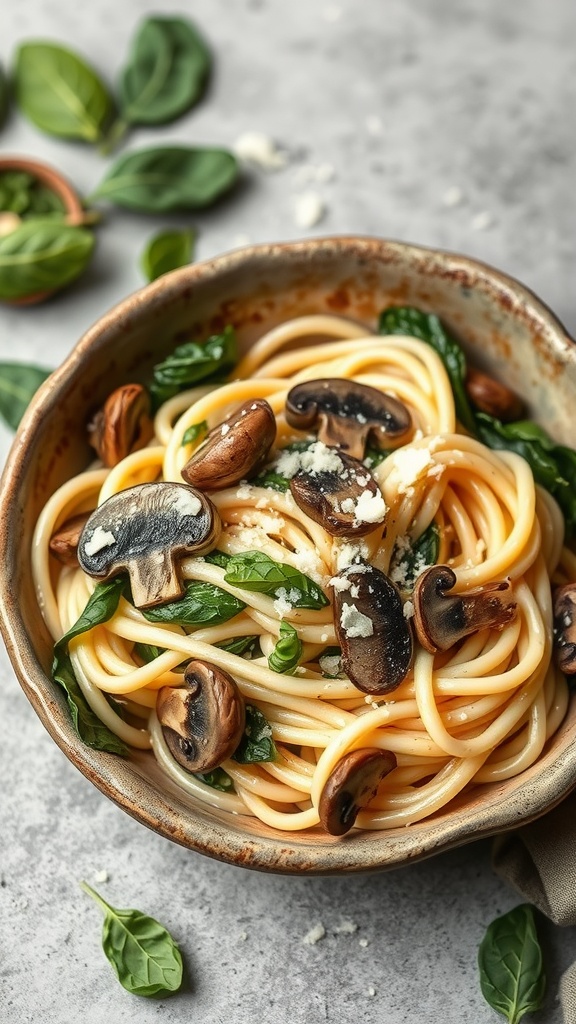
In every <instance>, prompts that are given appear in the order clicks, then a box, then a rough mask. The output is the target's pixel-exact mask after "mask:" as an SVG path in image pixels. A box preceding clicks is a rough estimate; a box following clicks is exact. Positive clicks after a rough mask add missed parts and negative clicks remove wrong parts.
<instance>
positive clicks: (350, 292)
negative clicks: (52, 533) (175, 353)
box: [0, 237, 576, 874]
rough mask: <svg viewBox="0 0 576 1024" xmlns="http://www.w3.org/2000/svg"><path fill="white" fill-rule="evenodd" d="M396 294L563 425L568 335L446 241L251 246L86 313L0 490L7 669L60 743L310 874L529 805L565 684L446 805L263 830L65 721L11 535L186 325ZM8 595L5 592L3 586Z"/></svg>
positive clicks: (218, 832) (205, 849) (551, 758)
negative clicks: (435, 318)
mask: <svg viewBox="0 0 576 1024" xmlns="http://www.w3.org/2000/svg"><path fill="white" fill-rule="evenodd" d="M390 303H396V304H398V303H404V304H412V305H415V306H418V307H420V308H422V309H424V310H429V311H434V312H436V313H438V314H439V315H440V317H441V318H442V319H443V320H444V321H445V322H446V324H447V325H448V327H449V328H451V329H452V330H453V331H454V332H455V333H456V334H457V335H459V336H460V338H462V339H463V340H465V345H466V348H467V350H468V351H469V353H470V355H471V356H472V358H473V361H474V363H475V364H476V365H477V366H479V367H481V368H485V369H488V370H489V371H491V372H492V373H493V374H494V375H495V376H497V377H499V378H501V379H502V380H505V381H506V382H507V383H508V384H509V385H510V386H511V387H513V388H514V389H515V390H516V391H518V392H520V393H521V394H522V395H524V397H525V398H526V400H527V403H528V406H529V410H530V415H531V416H533V418H535V419H536V420H537V421H538V422H540V423H541V424H542V425H544V426H545V427H546V428H547V429H548V430H549V431H550V432H551V433H552V435H553V436H554V437H555V438H557V440H559V441H562V442H564V443H570V441H572V442H573V441H574V438H573V428H572V424H573V422H574V405H575V404H576V346H575V345H574V343H573V342H572V340H571V339H570V338H569V337H568V336H567V335H566V332H565V331H564V329H563V328H562V326H561V324H560V323H559V322H558V321H557V320H556V319H555V318H554V316H553V315H552V314H551V313H550V312H549V310H548V309H547V308H546V307H545V306H544V305H543V304H542V303H541V302H540V301H539V300H538V299H537V298H536V297H535V296H534V295H533V294H532V293H531V292H529V291H528V290H527V289H526V288H524V287H522V285H520V284H519V283H518V282H516V281H514V280H512V279H511V278H509V277H506V276H505V275H504V274H501V273H499V272H497V271H496V270H493V269H491V268H490V267H488V266H485V265H483V264H481V263H478V262H476V261H474V260H471V259H466V258H465V257H462V256H457V255H453V254H450V253H444V252H438V251H431V250H428V249H422V248H417V247H415V246H411V245H403V244H399V243H396V242H387V241H381V240H377V239H369V238H350V237H343V238H328V239H314V240H310V241H305V242H297V243H289V244H280V245H260V246H255V247H253V248H249V249H244V250H239V251H236V252H232V253H230V254H227V255H224V256H221V257H219V258H216V259H213V260H209V261H208V262H206V263H201V264H197V265H193V266H189V267H186V268H184V269H182V270H178V271H175V272H174V273H172V274H168V275H167V276H165V277H162V278H160V279H159V280H158V281H156V282H155V283H154V284H152V285H149V286H148V287H147V288H144V289H142V290H141V291H139V292H137V293H136V294H135V295H132V296H131V297H129V298H128V299H126V300H125V301H124V302H122V303H120V305H119V306H117V307H116V308H115V309H113V310H112V311H111V312H110V313H107V314H106V315H105V316H103V317H102V319H101V320H99V321H98V323H96V324H95V326H94V327H92V328H91V329H90V330H89V331H88V332H87V334H85V335H84V337H83V338H81V340H80V341H79V342H78V345H77V346H76V348H75V349H74V351H73V352H72V354H71V355H70V356H69V358H68V359H67V360H66V362H65V363H64V364H63V365H62V366H61V367H60V369H59V370H57V371H56V372H55V373H54V374H53V375H52V376H51V377H50V378H49V380H48V381H47V382H46V383H45V384H44V385H43V386H42V388H41V389H40V391H39V392H38V394H37V396H36V397H35V399H34V401H33V402H32V404H31V406H30V409H29V410H28V412H27V414H26V416H25V418H24V421H23V423H22V425H21V427H20V430H19V433H18V436H17V439H16V441H15V444H14V447H13V449H12V452H11V455H10V457H9V460H8V463H7V466H6V470H5V473H4V478H3V482H2V488H1V508H0V564H1V565H2V566H3V573H2V576H1V579H0V610H1V616H2V629H3V633H4V637H5V641H6V645H7V648H8V652H9V654H10V657H11V659H12V662H13V665H14V668H15V670H16V673H17V675H18V677H19V679H20V682H21V684H22V687H23V688H24V691H25V693H26V694H27V696H28V698H29V700H30V702H31V704H32V706H33V707H34V709H35V710H36V712H37V714H38V715H39V716H40V718H41V720H42V722H43V723H44V725H45V726H46V729H47V730H48V732H49V733H50V735H51V736H52V738H53V739H54V740H55V741H56V743H58V745H59V746H60V747H61V748H62V750H63V751H64V752H65V754H66V755H67V757H68V758H69V759H70V760H71V761H72V762H73V763H74V764H75V765H76V766H77V767H78V768H79V769H80V770H81V771H82V772H83V773H84V774H85V775H86V777H87V778H89V779H90V780H91V781H92V782H93V783H94V784H95V785H96V786H97V787H98V788H99V789H100V790H102V792H103V793H105V794H106V795H107V796H108V797H110V798H111V799H112V800H114V801H116V803H117V804H119V805H120V806H121V807H123V808H124V809H125V810H126V811H127V812H128V813H129V814H131V815H133V816H134V817H135V818H137V819H138V820H139V821H141V822H143V823H144V824H145V825H148V826H149V827H150V828H152V829H154V830H155V831H156V832H159V833H160V834H162V835H164V836H166V837H167V838H169V839H172V840H174V841H175V842H177V843H181V844H182V845H183V846H186V847H189V848H190V849H194V850H197V851H200V852H202V853H205V854H208V855H210V856H212V857H216V858H219V859H221V860H225V861H229V862H231V863H234V864H241V865H244V866H246V867H252V868H260V869H263V870H268V871H277V872H287V873H290V872H294V873H302V872H306V873H310V874H314V873H318V874H328V873H335V872H351V871H365V870H377V869H385V868H391V867H394V866H398V865H401V864H406V863H407V862H409V861H412V860H417V859H420V858H423V857H426V856H430V855H431V854H432V853H435V852H436V851H439V850H445V849H448V848H450V847H454V846H457V845H459V844H463V843H467V842H469V841H471V840H473V839H477V838H479V837H482V836H489V835H492V834H494V833H497V832H500V831H503V830H505V829H508V828H510V827H511V826H518V825H519V824H522V823H526V822H528V821H531V820H533V819H534V818H536V817H538V816H539V815H541V814H543V813H544V812H545V811H546V810H548V809H549V808H551V807H553V806H554V805H555V804H557V803H558V802H559V801H560V800H562V798H563V797H564V796H565V795H566V794H567V793H568V792H569V791H570V790H571V789H572V788H573V787H574V785H575V784H576V700H574V699H573V700H572V702H571V704H570V708H569V711H568V714H567V717H566V719H565V721H564V723H563V724H562V726H561V728H560V729H559V731H558V732H557V733H556V734H555V736H554V737H553V738H552V740H551V741H550V742H549V744H548V745H547V747H546V748H545V750H544V752H543V754H542V756H541V757H540V759H539V760H538V762H537V763H536V764H535V765H533V766H532V767H531V768H529V769H528V770H527V771H525V772H524V773H523V774H522V775H521V776H519V777H518V778H514V779H510V780H509V781H506V782H502V783H500V784H493V785H490V786H486V787H483V788H482V789H478V790H475V791H472V792H471V793H469V794H467V795H465V796H463V797H462V798H461V799H460V800H459V801H458V802H457V803H455V804H452V805H451V806H450V807H449V808H448V809H447V810H443V811H442V812H441V813H439V814H436V815H435V816H434V817H432V818H428V819H426V820H425V821H421V822H419V823H417V824H414V825H411V826H409V827H403V828H399V829H396V830H393V831H387V832H372V833H370V832H368V833H366V832H360V831H357V830H353V831H352V832H351V833H349V834H348V835H347V836H346V837H344V838H343V839H335V838H332V837H330V836H327V835H325V834H323V833H321V832H320V831H319V830H318V831H311V832H306V833H302V834H300V833H280V832H277V831H275V830H273V829H271V828H268V827H266V826H265V825H263V824H261V823H260V822H258V821H257V820H255V819H253V818H250V817H243V816H230V815H226V814H224V813H219V812H218V811H216V810H211V809H209V808H207V807H205V806H203V805H199V804H197V803H195V802H194V800H193V799H192V798H191V797H188V796H187V795H186V794H185V793H183V792H181V791H180V790H179V789H178V788H177V787H176V786H175V785H174V784H172V783H171V781H170V780H168V779H167V778H166V777H165V776H164V775H163V774H162V773H161V771H160V769H159V768H158V766H157V764H156V762H155V760H154V758H153V756H152V755H151V754H147V753H136V752H135V753H134V754H133V756H132V757H131V759H130V760H128V761H124V760H122V759H121V758H118V757H115V756H113V755H110V754H106V753H100V752H98V751H94V750H91V749H90V748H89V747H86V746H84V744H83V743H82V742H81V741H79V740H78V738H77V737H76V735H75V733H74V731H73V729H72V727H71V724H70V720H69V717H68V714H67V712H66V708H65V706H64V701H63V698H62V696H61V693H60V691H59V689H58V688H57V687H56V686H55V684H54V683H53V682H52V681H51V679H50V661H51V649H52V645H51V640H50V637H49V635H48V632H47V630H46V628H45V627H44V625H43V622H42V618H41V616H40V613H39V610H38V606H37V604H36V599H35V595H34V589H33V585H32V582H31V574H30V565H29V557H28V551H29V549H30V541H31V537H32V531H33V528H34V524H35V522H36V519H37V516H38V514H39V512H40V510H41V508H42V506H43V505H44V503H45V501H46V500H47V498H48V497H49V496H50V495H51V494H52V493H53V491H54V490H55V489H56V488H57V487H58V486H59V485H60V484H62V483H63V482H64V481H65V480H66V479H68V478H69V477H70V476H72V475H73V474H75V473H77V472H79V471H80V470H82V469H83V468H84V467H85V466H86V465H87V463H88V461H89V459H90V453H89V449H88V447H87V444H86V441H85V430H84V425H85V422H86V415H87V410H92V409H94V408H95V407H97V406H98V405H99V404H101V403H102V402H103V400H104V399H105V398H106V396H107V395H108V394H109V392H110V391H111V390H112V388H114V387H116V386H117V385H119V384H120V383H123V382H126V381H130V380H133V379H140V380H145V379H146V377H147V375H148V374H149V371H150V368H151V366H152V364H153V363H154V362H157V361H158V360H159V359H161V358H163V357H164V356H165V354H166V353H167V352H169V351H170V350H171V349H172V348H173V347H174V346H175V344H177V343H178V342H180V341H182V339H183V338H186V337H189V336H190V334H192V335H193V336H197V337H203V336H206V335H207V334H208V333H210V332H214V331H217V330H219V329H221V328H223V327H224V326H225V325H226V324H228V323H231V324H233V325H234V327H235V328H236V330H237V333H238V337H239V339H240V341H241V344H242V345H243V346H249V345H250V343H251V342H252V341H253V340H254V339H255V338H257V337H258V336H259V335H261V334H262V332H263V331H264V330H266V329H267V328H269V327H271V326H273V325H275V324H277V323H279V322H281V321H283V320H285V319H287V318H289V317H293V316H298V315H302V314H306V313H313V312H325V311H326V312H330V313H334V312H336V313H339V314H343V315H345V316H347V317H350V318H353V319H354V320H358V321H360V322H362V323H364V324H365V325H366V326H367V327H369V328H374V326H375V324H376V320H377V316H378V313H379V311H380V310H381V309H382V308H383V307H384V306H385V305H386V304H390ZM15 595H17V599H16V600H15V599H14V596H15Z"/></svg>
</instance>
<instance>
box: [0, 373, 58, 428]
mask: <svg viewBox="0 0 576 1024" xmlns="http://www.w3.org/2000/svg"><path fill="white" fill-rule="evenodd" d="M51 372H52V371H51V370H43V369H42V367H40V366H31V365H28V364H26V363H0V416H1V417H2V419H3V420H5V421H6V423H7V424H8V426H9V427H12V430H16V428H17V427H18V424H19V423H20V420H21V419H22V417H23V415H24V413H25V412H26V409H27V408H28V405H29V404H30V400H31V399H32V397H33V395H35V393H36V391H37V390H38V388H39V387H40V385H41V384H43V383H44V381H45V380H46V378H47V377H49V376H50V374H51Z"/></svg>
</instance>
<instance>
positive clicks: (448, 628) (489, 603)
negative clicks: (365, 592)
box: [412, 565, 517, 654]
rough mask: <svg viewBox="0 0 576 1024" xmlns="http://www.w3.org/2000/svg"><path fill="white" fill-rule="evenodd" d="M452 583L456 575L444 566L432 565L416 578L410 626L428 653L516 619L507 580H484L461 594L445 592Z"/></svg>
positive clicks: (513, 602) (514, 603)
mask: <svg viewBox="0 0 576 1024" xmlns="http://www.w3.org/2000/svg"><path fill="white" fill-rule="evenodd" d="M455 583H456V574H455V573H454V572H453V571H452V569H450V568H449V566H447V565H432V566H431V567H430V568H429V569H426V570H425V571H424V572H423V573H422V574H421V575H420V576H419V577H418V579H417V580H416V584H415V586H414V593H413V595H412V601H413V604H414V627H415V629H416V635H417V637H418V639H419V641H420V643H421V644H422V646H423V647H424V648H425V649H426V650H427V651H429V652H430V654H435V653H436V651H447V650H449V648H450V647H453V646H454V644H456V643H458V641H459V640H463V639H464V637H465V636H468V635H469V634H470V633H477V632H478V630H479V629H488V628H489V629H503V628H504V626H506V625H507V624H508V623H509V622H512V621H513V619H515V618H516V611H517V607H516V602H515V601H514V599H513V597H512V586H511V584H510V581H509V580H499V581H498V582H496V583H486V584H485V585H484V586H483V587H479V588H478V589H477V590H469V591H467V592H466V593H464V594H452V595H450V594H447V593H446V591H448V590H452V588H453V587H454V585H455Z"/></svg>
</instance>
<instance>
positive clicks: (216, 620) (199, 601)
mask: <svg viewBox="0 0 576 1024" xmlns="http://www.w3.org/2000/svg"><path fill="white" fill-rule="evenodd" d="M245 607H246V605H245V604H244V602H243V601H239V600H238V598H237V597H234V596H233V595H232V594H229V593H227V591H226V590H222V589H221V588H220V587H215V586H213V584H212V583H203V582H201V581H198V580H188V582H187V583H186V586H185V594H184V596H183V597H180V598H178V600H177V601H170V602H169V603H168V604H161V605H158V607H156V608H144V609H142V614H143V615H144V617H145V618H146V619H148V621H149V622H173V623H176V624H177V625H178V626H205V625H208V624H209V625H211V626H217V625H219V624H220V623H221V622H227V621H228V619H232V618H234V616H235V615H238V613H239V612H241V611H242V610H243V608H245Z"/></svg>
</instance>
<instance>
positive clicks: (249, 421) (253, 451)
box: [182, 398, 276, 491]
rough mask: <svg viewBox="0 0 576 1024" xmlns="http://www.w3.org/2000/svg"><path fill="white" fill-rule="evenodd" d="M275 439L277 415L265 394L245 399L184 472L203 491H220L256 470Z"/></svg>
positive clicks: (188, 481) (217, 428)
mask: <svg viewBox="0 0 576 1024" xmlns="http://www.w3.org/2000/svg"><path fill="white" fill-rule="evenodd" d="M275 439H276V418H275V416H274V413H273V412H272V409H271V408H270V406H269V405H268V402H266V401H265V400H264V399H263V398H255V399H253V400H251V401H248V402H245V403H244V404H243V405H241V406H240V408H238V409H236V410H235V411H234V412H233V413H232V414H231V415H230V416H228V417H227V418H226V419H225V420H224V422H223V423H219V424H218V426H217V427H214V428H213V429H212V430H211V431H210V433H209V434H208V436H207V437H206V440H205V441H204V442H203V444H201V445H200V447H199V448H198V449H197V450H196V451H195V452H194V454H193V455H192V457H191V458H190V459H189V460H188V462H187V463H186V465H185V466H184V469H183V470H182V476H183V477H184V480H186V482H187V483H189V484H192V485H193V486H194V487H199V488H200V489H201V490H203V491H221V490H223V488H224V487H232V486H233V485H234V484H237V483H240V481H241V480H245V479H246V478H247V477H248V476H250V475H251V474H253V473H254V472H257V471H258V470H259V469H260V467H261V466H262V465H263V464H264V462H265V460H266V456H267V455H268V452H269V451H270V448H271V447H272V445H273V444H274V441H275Z"/></svg>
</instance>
